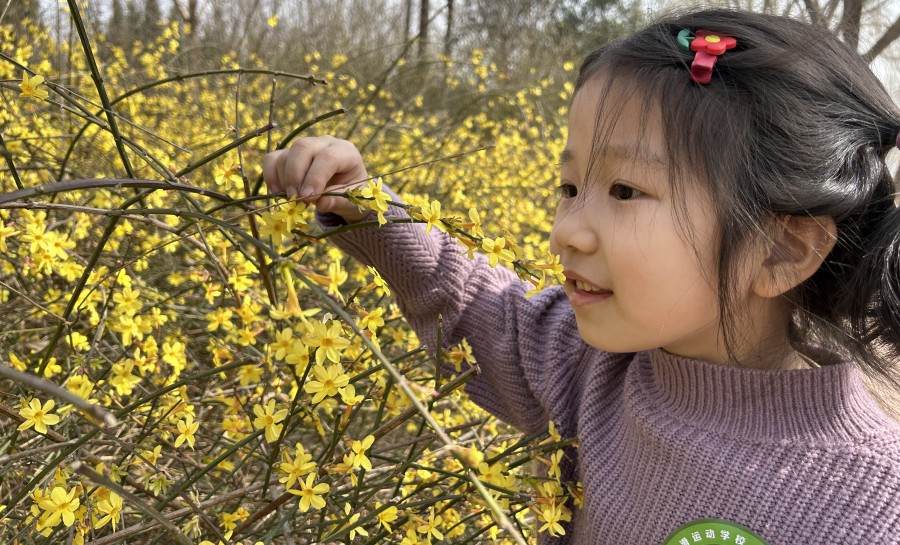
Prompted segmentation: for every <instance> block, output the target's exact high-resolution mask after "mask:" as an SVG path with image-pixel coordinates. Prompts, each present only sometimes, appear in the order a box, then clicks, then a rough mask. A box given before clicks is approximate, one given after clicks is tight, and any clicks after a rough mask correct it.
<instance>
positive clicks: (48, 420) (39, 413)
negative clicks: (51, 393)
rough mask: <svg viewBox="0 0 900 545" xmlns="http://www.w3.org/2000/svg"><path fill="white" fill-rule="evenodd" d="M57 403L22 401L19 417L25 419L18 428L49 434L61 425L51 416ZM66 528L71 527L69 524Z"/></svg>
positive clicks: (55, 416) (34, 400)
mask: <svg viewBox="0 0 900 545" xmlns="http://www.w3.org/2000/svg"><path fill="white" fill-rule="evenodd" d="M54 405H56V401H54V400H52V399H48V400H47V402H46V403H44V404H43V405H41V400H39V399H37V398H35V399H32V400H31V402H30V403H28V404H27V405H26V404H25V402H24V400H23V401H22V409H21V410H20V411H19V415H20V416H21V417H22V418H24V419H25V421H24V422H22V423H21V424H19V427H18V428H17V429H18V430H19V431H23V430H27V429H28V428H30V427H32V426H34V431H36V432H38V433H44V434H46V433H47V426H53V425H54V424H58V423H59V416H57V415H55V414H50V411H52V410H53V406H54ZM66 526H69V525H68V524H67V525H66Z"/></svg>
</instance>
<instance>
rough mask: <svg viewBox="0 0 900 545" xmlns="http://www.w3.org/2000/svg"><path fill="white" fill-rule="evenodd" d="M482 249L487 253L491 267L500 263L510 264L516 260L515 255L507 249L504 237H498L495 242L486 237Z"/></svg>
mask: <svg viewBox="0 0 900 545" xmlns="http://www.w3.org/2000/svg"><path fill="white" fill-rule="evenodd" d="M481 247H482V248H483V249H484V251H485V252H487V254H488V263H490V265H491V267H494V266H496V265H497V262H498V261H503V262H509V261H512V260H513V259H515V258H516V256H515V254H514V253H512V251H511V250H508V249H507V248H506V240H505V239H504V238H503V237H497V238H496V239H494V240H491V239H490V238H488V237H485V238H484V240H483V241H482V242H481Z"/></svg>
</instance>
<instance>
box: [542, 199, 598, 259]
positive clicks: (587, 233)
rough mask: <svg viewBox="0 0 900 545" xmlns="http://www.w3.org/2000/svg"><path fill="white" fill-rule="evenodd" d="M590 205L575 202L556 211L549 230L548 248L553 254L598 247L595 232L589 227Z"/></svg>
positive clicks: (583, 251)
mask: <svg viewBox="0 0 900 545" xmlns="http://www.w3.org/2000/svg"><path fill="white" fill-rule="evenodd" d="M591 213H592V210H591V207H589V206H584V205H583V204H576V205H574V206H572V207H570V208H568V209H567V210H560V211H557V213H556V219H555V220H554V221H553V230H552V231H550V250H551V251H552V252H553V253H555V254H562V253H563V252H565V251H570V252H571V251H574V252H580V253H584V254H590V253H594V252H596V251H597V249H598V243H599V240H598V238H597V233H596V232H595V230H594V229H592V228H591V222H590V221H589V217H590V215H591Z"/></svg>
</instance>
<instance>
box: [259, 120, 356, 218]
mask: <svg viewBox="0 0 900 545" xmlns="http://www.w3.org/2000/svg"><path fill="white" fill-rule="evenodd" d="M368 177H369V175H368V174H367V173H366V167H365V165H364V164H363V160H362V156H361V155H360V154H359V150H357V149H356V146H354V145H353V144H351V143H350V142H348V141H346V140H339V139H337V138H334V137H332V136H315V137H307V138H300V139H298V140H296V141H295V142H294V143H293V144H291V147H290V148H289V149H283V150H276V151H273V152H271V153H268V154H266V156H265V157H264V158H263V178H265V180H266V185H267V186H268V187H269V192H270V193H282V192H284V193H286V194H287V195H288V197H293V196H299V198H300V200H302V201H303V202H307V203H311V204H314V205H315V206H316V208H317V209H318V211H319V212H333V213H335V214H339V215H340V216H341V217H343V218H344V220H346V221H347V222H348V223H353V222H356V221H359V220H361V219H363V218H364V217H366V216H367V215H368V214H369V211H368V210H360V209H359V208H358V207H357V206H356V205H355V204H353V203H351V202H350V201H348V200H347V199H345V198H343V197H331V196H325V197H323V196H321V194H322V193H324V192H326V191H346V190H348V189H351V188H354V187H358V186H360V185H363V184H364V183H365V182H364V180H366V179H367V178H368Z"/></svg>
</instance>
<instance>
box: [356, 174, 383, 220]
mask: <svg viewBox="0 0 900 545" xmlns="http://www.w3.org/2000/svg"><path fill="white" fill-rule="evenodd" d="M360 194H361V195H362V196H363V197H365V198H367V199H372V200H370V201H367V202H366V205H367V206H368V207H369V208H371V209H372V210H375V211H376V212H378V225H384V224H385V223H387V220H386V219H384V213H385V212H387V211H388V199H389V198H390V196H389V195H388V194H387V193H385V192H384V188H383V182H382V181H381V178H375V179H374V180H371V181H370V182H369V183H368V184H366V187H364V188H363V189H362V191H360Z"/></svg>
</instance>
